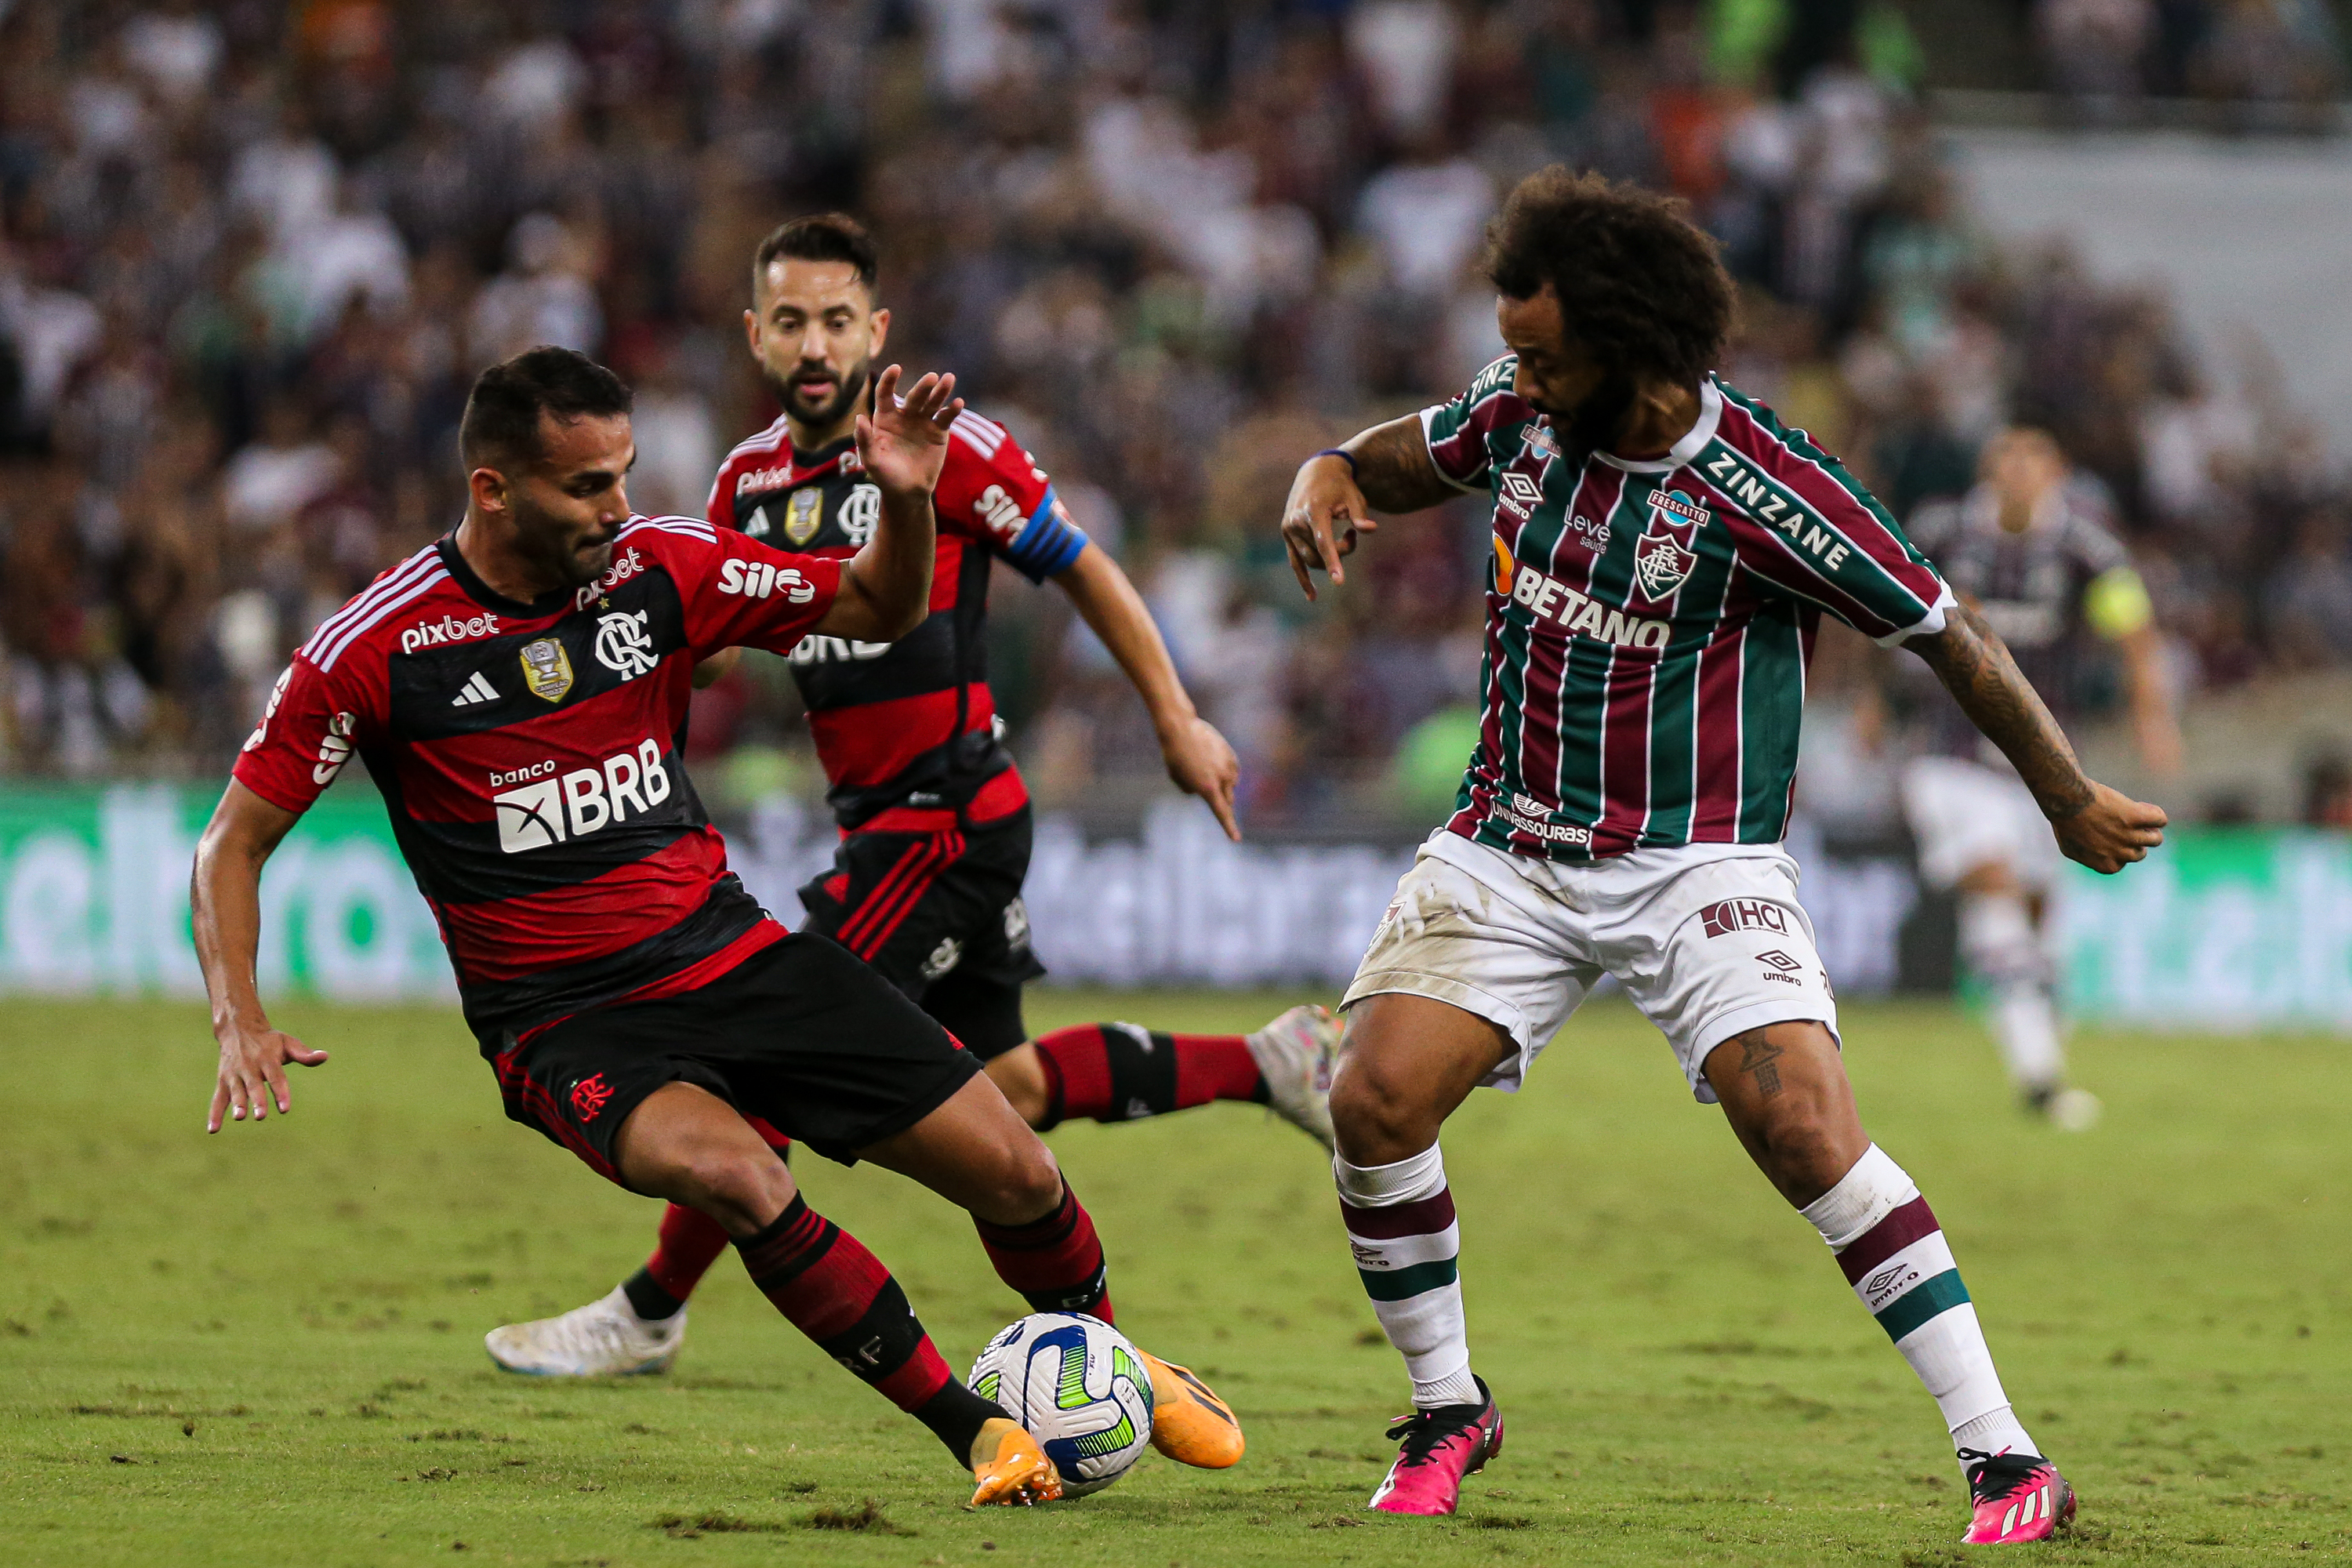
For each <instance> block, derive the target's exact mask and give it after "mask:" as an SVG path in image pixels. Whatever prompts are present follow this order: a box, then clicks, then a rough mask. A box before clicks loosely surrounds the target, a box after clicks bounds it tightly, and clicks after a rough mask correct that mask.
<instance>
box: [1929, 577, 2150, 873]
mask: <svg viewBox="0 0 2352 1568" xmlns="http://www.w3.org/2000/svg"><path fill="white" fill-rule="evenodd" d="M1905 646H1906V647H1909V648H1910V649H1911V650H1912V651H1913V652H1915V653H1916V654H1917V655H1918V656H1919V657H1920V658H1923V659H1925V660H1927V668H1930V669H1932V670H1934V671H1935V672H1936V678H1937V679H1939V680H1941V681H1942V682H1943V683H1944V687H1945V689H1947V690H1948V691H1949V692H1951V694H1952V696H1953V698H1954V699H1955V700H1958V703H1959V705H1960V710H1961V711H1962V712H1965V713H1966V714H1967V715H1968V716H1969V722H1971V723H1973V724H1974V725H1976V727H1977V728H1978V729H1979V730H1980V731H1983V732H1984V735H1985V737H1986V738H1987V739H1988V740H1990V741H1991V742H1992V743H1993V744H1994V745H1996V746H1999V747H2000V750H2001V754H2002V755H2003V756H2005V757H2007V758H2008V759H2009V760H2010V762H2011V763H2012V764H2013V765H2014V766H2015V767H2016V769H2017V773H2018V777H2020V778H2021V779H2023V780H2024V781H2025V787H2026V788H2027V789H2029V790H2032V792H2033V798H2034V800H2035V801H2036V802H2037V803H2039V804H2040V805H2041V807H2042V816H2046V817H2048V818H2049V819H2050V826H2051V830H2052V831H2053V833H2055V834H2056V835H2057V836H2058V847H2059V848H2061V849H2063V850H2064V851H2065V852H2066V855H2067V857H2068V858H2070V859H2074V860H2079V861H2081V862H2082V863H2083V864H2084V865H2085V866H2088V867H2089V868H2091V869H2092V870H2094V871H2098V872H2102V873H2105V874H2107V875H2113V874H2114V873H2116V872H2117V871H2120V870H2122V869H2123V868H2125V867H2126V866H2127V865H2129V864H2131V863H2132V862H2133V861H2135V860H2142V859H2146V858H2147V852H2148V851H2149V850H2150V849H2153V848H2155V847H2157V846H2158V845H2159V844H2161V843H2163V842H2164V825H2165V815H2164V808H2163V807H2162V806H2158V805H2149V804H2148V803H2147V802H2146V801H2138V800H2134V799H2132V798H2131V797H2130V796H2129V795H2124V794H2122V793H2121V792H2119V791H2116V790H2112V789H2109V788H2108V787H2107V786H2106V785H2105V784H2100V783H2099V782H2097V781H2096V780H2095V779H2093V778H2092V777H2091V776H2090V775H2089V774H2087V773H2084V772H2083V765H2082V763H2079V762H2077V761H2075V759H2074V747H2073V746H2072V745H2071V744H2069V743H2068V742H2067V740H2066V734H2065V731H2063V730H2061V729H2059V728H2058V721H2056V720H2055V719H2053V718H2052V717H2051V716H2050V710H2049V709H2048V708H2047V707H2045V706H2044V705H2043V704H2042V699H2041V697H2040V696H2039V695H2038V694H2037V693H2036V692H2035V691H2034V689H2033V688H2032V685H2031V684H2029V683H2028V682H2027V680H2026V679H2025V677H2024V676H2023V675H2022V674H2021V673H2020V672H2019V670H2018V668H2017V661H2016V660H2015V659H2013V658H2011V657H2010V653H2009V649H2008V647H2006V646H2005V645H2003V643H2002V642H2001V640H2000V637H1999V636H1998V635H1997V634H1996V633H1995V632H1994V631H1993V629H1992V627H1991V626H1988V625H1986V624H1985V619H1984V617H1983V616H1980V615H1979V614H1977V612H1976V611H1975V610H1974V609H1972V608H1970V607H1969V606H1968V605H1956V606H1954V607H1953V608H1952V610H1951V611H1949V612H1948V614H1947V615H1946V616H1945V617H1944V629H1943V630H1942V631H1940V632H1937V633H1934V634H1932V635H1930V636H1925V637H1913V638H1912V639H1911V640H1910V641H1909V642H1908V643H1907V644H1906V645H1905Z"/></svg>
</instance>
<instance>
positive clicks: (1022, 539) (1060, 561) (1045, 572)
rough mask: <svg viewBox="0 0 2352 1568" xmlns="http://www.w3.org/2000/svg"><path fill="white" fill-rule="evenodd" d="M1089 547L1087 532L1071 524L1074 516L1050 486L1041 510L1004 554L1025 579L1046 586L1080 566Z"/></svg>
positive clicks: (1004, 549) (1018, 534) (1016, 535)
mask: <svg viewBox="0 0 2352 1568" xmlns="http://www.w3.org/2000/svg"><path fill="white" fill-rule="evenodd" d="M1086 547H1087V535H1086V531H1085V530H1084V529H1082V528H1080V527H1079V526H1078V525H1077V524H1076V523H1075V522H1072V521H1070V514H1069V513H1068V512H1067V511H1066V510H1063V507H1062V498H1061V497H1059V496H1057V495H1055V493H1054V487H1053V486H1051V485H1047V486H1046V487H1045V498H1044V499H1043V500H1040V501H1038V503H1037V510H1035V511H1033V512H1031V513H1030V514H1029V521H1028V522H1027V523H1025V524H1024V525H1023V527H1022V530H1021V531H1020V532H1019V533H1017V534H1015V535H1014V536H1013V542H1012V543H1010V544H1007V545H1005V546H1004V547H1003V552H1002V553H1003V556H1004V559H1005V560H1007V561H1009V562H1011V563H1013V569H1014V570H1015V571H1017V572H1019V573H1020V574H1022V575H1023V576H1024V577H1026V578H1028V579H1029V581H1031V582H1032V583H1043V582H1044V581H1045V579H1046V578H1048V577H1051V576H1054V575H1055V574H1059V573H1063V572H1066V571H1068V570H1069V569H1070V568H1071V567H1072V566H1074V565H1076V563H1077V559H1078V555H1079V552H1082V551H1084V550H1085V549H1086Z"/></svg>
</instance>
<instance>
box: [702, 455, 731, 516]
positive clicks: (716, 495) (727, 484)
mask: <svg viewBox="0 0 2352 1568" xmlns="http://www.w3.org/2000/svg"><path fill="white" fill-rule="evenodd" d="M734 485H735V465H734V463H733V462H732V461H731V460H730V461H729V462H724V463H721V464H719V472H718V473H716V474H714V475H712V476H711V479H710V496H709V500H705V501H704V502H703V503H702V518H703V521H706V522H708V523H709V524H710V526H711V527H713V528H717V529H731V528H733V527H734V526H735V498H734V497H733V496H732V495H730V494H729V493H728V492H729V491H730V490H731V489H733V488H734Z"/></svg>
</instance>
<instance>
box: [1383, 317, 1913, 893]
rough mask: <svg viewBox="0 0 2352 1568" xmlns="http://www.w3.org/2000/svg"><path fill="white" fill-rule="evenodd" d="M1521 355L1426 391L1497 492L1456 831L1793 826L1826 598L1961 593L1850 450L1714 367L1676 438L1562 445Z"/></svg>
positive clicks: (1902, 618)
mask: <svg viewBox="0 0 2352 1568" xmlns="http://www.w3.org/2000/svg"><path fill="white" fill-rule="evenodd" d="M1517 365H1518V361H1517V358H1516V357H1515V356H1506V357H1504V358H1502V359H1499V360H1496V362H1495V363H1493V364H1490V365H1488V366H1487V367H1486V369H1485V370H1484V371H1482V372H1480V373H1479V375H1478V378H1477V379H1476V380H1475V381H1474V382H1472V383H1471V384H1470V386H1469V389H1468V390H1467V391H1465V392H1464V393H1463V394H1462V395H1461V396H1459V397H1456V398H1455V399H1454V400H1453V401H1452V402H1450V403H1444V404H1440V405H1437V406H1435V407H1433V408H1430V409H1426V410H1424V411H1423V414H1422V416H1421V418H1422V429H1423V433H1424V434H1425V435H1426V436H1427V437H1428V440H1429V451H1430V456H1431V457H1432V458H1434V459H1435V460H1436V464H1437V469H1438V472H1439V473H1441V474H1443V475H1444V477H1445V478H1446V479H1448V480H1449V481H1450V482H1452V483H1454V484H1455V485H1458V486H1460V487H1461V488H1462V489H1465V490H1472V491H1476V490H1479V489H1484V490H1485V491H1486V493H1488V494H1490V495H1492V496H1493V497H1494V500H1495V519H1494V521H1495V537H1494V549H1495V573H1494V576H1493V577H1492V579H1491V580H1490V581H1489V582H1488V584H1487V593H1486V653H1485V657H1484V658H1483V660H1482V668H1481V684H1482V685H1483V686H1484V688H1485V689H1486V721H1485V725H1484V728H1483V730H1482V731H1481V733H1480V736H1479V741H1478V745H1477V748H1476V749H1475V751H1474V752H1472V753H1471V756H1470V769H1469V772H1468V773H1467V774H1466V775H1465V778H1464V779H1463V782H1462V789H1461V792H1460V794H1459V795H1457V797H1456V799H1455V803H1454V816H1453V817H1452V819H1451V820H1450V821H1448V822H1447V823H1446V827H1447V829H1448V830H1449V831H1451V832H1454V833H1458V834H1460V835H1462V837H1465V838H1468V839H1472V840H1474V841H1475V842H1477V843H1480V844H1485V845H1487V846H1489V847H1493V848H1496V849H1503V850H1508V851H1511V852H1513V853H1516V854H1520V855H1529V856H1536V857H1539V858H1550V859H1554V860H1569V861H1580V860H1591V859H1601V858H1606V857H1609V856H1612V855H1622V854H1624V853H1626V852H1627V851H1629V850H1633V849H1640V848H1652V847H1664V846H1670V845H1678V844H1770V843H1776V842H1778V841H1779V840H1780V838H1781V837H1783V835H1784V834H1785V833H1786V831H1787V828H1788V821H1789V799H1790V790H1791V787H1792V786H1793V784H1794V781H1795V777H1796V768H1797V731H1798V726H1799V723H1800V721H1801V717H1802V713H1803V709H1804V700H1805V661H1806V659H1807V658H1809V657H1810V656H1811V652H1812V643H1813V633H1814V630H1815V628H1816V627H1817V626H1819V625H1820V622H1821V614H1822V611H1823V610H1827V611H1829V612H1830V613H1831V614H1832V615H1834V616H1837V617H1838V618H1839V619H1841V620H1843V621H1845V622H1846V623H1847V624H1849V625H1851V626H1854V627H1855V628H1856V629H1858V630H1860V631H1862V632H1864V633H1865V634H1867V635H1868V636H1870V637H1874V638H1876V639H1877V640H1878V641H1879V642H1881V643H1885V644H1893V643H1896V642H1900V641H1902V640H1903V639H1904V638H1906V637H1912V636H1916V635H1917V634H1919V633H1923V632H1935V631H1940V630H1942V629H1943V625H1944V610H1945V608H1946V606H1948V605H1951V604H1952V603H1953V602H1954V601H1953V598H1952V594H1951V590H1950V589H1949V588H1948V587H1946V586H1945V584H1944V581H1943V579H1942V578H1941V577H1939V576H1938V575H1937V573H1936V569H1935V567H1933V566H1932V565H1930V564H1929V563H1927V558H1926V557H1925V556H1922V555H1921V554H1920V553H1919V552H1917V551H1916V550H1915V549H1913V548H1912V546H1911V542H1910V541H1909V540H1907V539H1906V538H1905V537H1904V536H1903V531H1902V530H1901V529H1900V528H1898V527H1897V526H1896V525H1895V520H1894V518H1892V517H1890V516H1889V515H1888V514H1887V512H1886V510H1885V508H1884V507H1881V506H1880V505H1879V504H1878V502H1877V501H1876V500H1874V499H1872V497H1871V495H1870V493H1869V492H1868V491H1866V490H1864V489H1863V488H1862V487H1861V486H1860V485H1859V484H1856V483H1855V482H1854V480H1853V476H1852V475H1850V474H1848V473H1847V472H1846V471H1845V469H1844V468H1843V467H1841V466H1840V465H1839V464H1838V462H1837V460H1836V459H1835V458H1832V457H1831V456H1830V455H1829V454H1828V453H1826V452H1823V451H1822V449H1821V448H1820V447H1816V446H1814V445H1813V444H1812V442H1811V439H1810V438H1808V437H1806V435H1805V433H1804V432H1803V431H1801V430H1791V429H1789V428H1787V427H1785V426H1782V425H1781V424H1780V421H1779V420H1778V419H1776V418H1774V417H1773V416H1772V412H1771V410H1769V408H1766V407H1765V406H1764V405H1762V404H1760V403H1758V402H1755V401H1754V400H1752V399H1750V398H1747V397H1743V396H1741V395H1739V394H1738V392H1735V391H1734V390H1732V389H1731V388H1730V387H1728V386H1726V385H1724V384H1723V383H1722V382H1720V381H1718V380H1716V379H1714V378H1712V377H1710V378H1709V379H1707V380H1706V382H1704V383H1702V384H1701V385H1700V387H1699V416H1698V423H1697V424H1696V425H1695V426H1692V428H1691V430H1690V433H1689V434H1688V435H1686V436H1685V437H1683V438H1682V439H1681V440H1680V441H1677V442H1676V443H1675V446H1674V448H1673V450H1672V451H1670V452H1669V453H1668V454H1667V455H1666V456H1665V457H1664V458H1660V459H1658V460H1656V461H1654V462H1634V461H1632V460H1629V459H1626V458H1617V457H1613V456H1612V455H1610V454H1608V453H1605V452H1595V453H1591V454H1590V455H1580V454H1576V453H1571V452H1566V451H1563V450H1562V447H1561V444H1560V442H1559V438H1558V437H1556V436H1555V435H1554V433H1553V431H1552V429H1551V425H1550V421H1549V419H1548V418H1546V417H1545V416H1543V415H1540V414H1538V412H1536V410H1535V409H1534V408H1532V407H1530V406H1529V405H1528V404H1527V403H1525V402H1524V401H1522V400H1521V399H1520V398H1519V397H1518V396H1517V395H1515V394H1514V393H1513V392H1512V391H1511V379H1512V374H1513V372H1514V371H1515V370H1516V369H1517Z"/></svg>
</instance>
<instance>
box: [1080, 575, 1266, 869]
mask: <svg viewBox="0 0 2352 1568" xmlns="http://www.w3.org/2000/svg"><path fill="white" fill-rule="evenodd" d="M1054 581H1055V582H1056V583H1058V584H1061V585H1062V591H1063V592H1064V593H1066V594H1067V595H1069V596H1070V603H1071V604H1072V605H1076V608H1077V612H1078V615H1079V616H1080V617H1081V618H1083V619H1084V620H1085V621H1086V623H1087V626H1091V627H1093V628H1094V634H1095V636H1097V637H1100V638H1102V640H1103V646H1104V647H1107V648H1108V649H1110V656H1111V657H1112V658H1115V659H1117V660H1118V667H1119V668H1121V669H1123V670H1125V671H1127V678H1128V679H1129V680H1131V681H1133V682H1134V683H1135V690H1136V694H1137V695H1138V696H1139V697H1141V698H1142V699H1143V706H1144V707H1145V708H1146V709H1147V710H1150V714H1151V727H1152V729H1153V731H1155V732H1157V733H1158V735H1159V736H1160V759H1161V760H1162V761H1163V762H1165V763H1167V764H1168V776H1169V778H1170V779H1171V780H1172V781H1174V783H1175V785H1176V787H1177V788H1178V789H1181V790H1182V791H1183V792H1184V793H1185V794H1186V795H1199V796H1200V797H1201V798H1202V800H1203V801H1205V802H1207V803H1208V806H1209V809H1210V810H1211V811H1213V812H1214V813H1215V814H1216V817H1217V823H1218V826H1221V827H1223V829H1224V830H1225V837H1228V838H1230V839H1233V840H1234V842H1236V843H1238V842H1240V840H1241V836H1242V829H1241V824H1240V823H1239V822H1238V821H1237V820H1236V819H1235V818H1234V785H1236V784H1239V783H1240V782H1241V776H1242V765H1241V763H1240V762H1239V760H1238V759H1236V758H1235V757H1234V749H1233V747H1232V746H1230V745H1228V744H1226V743H1225V738H1224V737H1223V735H1220V734H1219V733H1217V730H1216V726H1215V725H1213V724H1211V723H1210V722H1209V721H1207V720H1206V719H1203V718H1202V717H1201V713H1200V710H1198V709H1196V708H1194V707H1193V706H1192V696H1191V694H1190V693H1188V692H1186V691H1185V689H1184V683H1183V681H1181V679H1177V675H1176V661H1175V660H1174V659H1171V658H1169V657H1168V645H1167V644H1166V643H1165V642H1163V641H1162V640H1161V639H1160V627H1159V626H1158V625H1157V624H1155V623H1154V622H1153V620H1152V619H1151V611H1150V608H1149V607H1147V606H1146V605H1145V604H1144V602H1143V595H1140V594H1139V593H1137V592H1136V591H1135V584H1133V583H1132V582H1130V581H1129V579H1128V575H1127V574H1126V572H1124V571H1123V570H1121V569H1120V567H1119V564H1118V562H1116V561H1114V560H1112V559H1111V558H1110V555H1109V552H1107V551H1105V550H1104V549H1103V547H1102V546H1101V545H1099V544H1096V543H1093V542H1088V543H1087V547H1086V548H1085V549H1084V550H1081V551H1079V552H1078V558H1077V559H1076V561H1073V562H1072V563H1070V564H1069V565H1068V567H1066V569H1064V570H1063V571H1060V572H1057V573H1055V574H1054Z"/></svg>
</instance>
